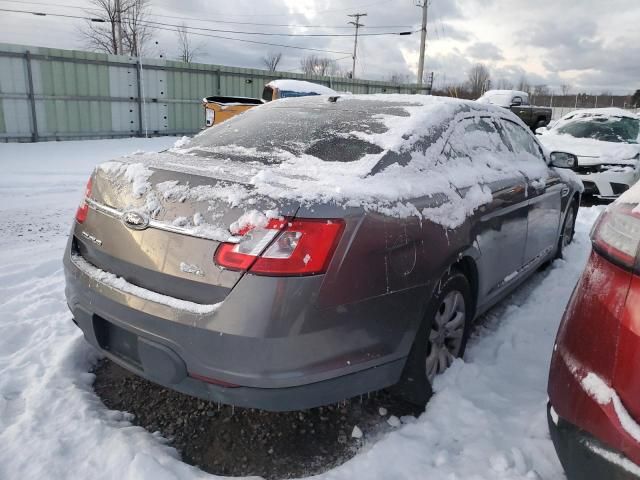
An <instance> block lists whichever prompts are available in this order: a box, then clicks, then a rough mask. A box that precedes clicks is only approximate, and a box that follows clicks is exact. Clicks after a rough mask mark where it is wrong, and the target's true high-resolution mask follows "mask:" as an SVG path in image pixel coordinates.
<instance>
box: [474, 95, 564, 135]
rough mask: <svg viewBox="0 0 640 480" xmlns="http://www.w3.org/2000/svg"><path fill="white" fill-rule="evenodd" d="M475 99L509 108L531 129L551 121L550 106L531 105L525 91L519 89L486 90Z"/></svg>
mask: <svg viewBox="0 0 640 480" xmlns="http://www.w3.org/2000/svg"><path fill="white" fill-rule="evenodd" d="M476 101H478V102H480V103H489V104H491V105H497V106H499V107H502V108H506V109H509V110H511V111H512V112H513V113H515V114H516V115H517V116H518V117H520V120H522V121H523V122H524V123H526V124H527V125H528V126H529V128H531V130H535V129H536V128H540V127H544V126H546V125H547V124H548V123H549V122H550V121H551V114H552V111H551V108H549V107H536V106H533V105H531V104H530V103H529V94H528V93H527V92H521V91H519V90H488V91H486V92H485V93H484V94H483V95H482V96H481V97H480V98H478V100H476Z"/></svg>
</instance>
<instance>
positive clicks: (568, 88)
mask: <svg viewBox="0 0 640 480" xmlns="http://www.w3.org/2000/svg"><path fill="white" fill-rule="evenodd" d="M560 91H561V92H562V96H563V97H566V96H567V95H569V92H570V91H571V85H569V84H568V83H563V84H562V85H560Z"/></svg>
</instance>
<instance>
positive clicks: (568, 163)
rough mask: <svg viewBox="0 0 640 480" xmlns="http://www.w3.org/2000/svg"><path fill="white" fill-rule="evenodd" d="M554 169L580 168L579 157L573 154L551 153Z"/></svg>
mask: <svg viewBox="0 0 640 480" xmlns="http://www.w3.org/2000/svg"><path fill="white" fill-rule="evenodd" d="M550 157H551V163H550V165H551V166H552V167H556V168H575V167H577V166H578V157H576V156H575V155H574V154H573V153H567V152H551V155H550Z"/></svg>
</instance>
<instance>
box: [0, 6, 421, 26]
mask: <svg viewBox="0 0 640 480" xmlns="http://www.w3.org/2000/svg"><path fill="white" fill-rule="evenodd" d="M0 2H4V3H18V4H28V5H43V6H48V7H62V8H72V9H77V10H82V11H84V12H87V11H95V12H100V10H98V9H96V8H95V7H91V6H89V7H82V6H79V5H68V4H62V3H50V2H49V3H47V2H36V1H27V0H0ZM382 3H384V2H382ZM147 15H148V16H150V17H162V18H172V19H177V20H192V21H196V22H205V23H220V24H229V25H253V26H262V27H288V28H333V29H347V28H351V27H347V26H344V25H305V24H287V23H261V22H239V21H232V20H219V19H210V18H201V17H181V16H176V15H162V14H159V13H148V14H147ZM232 16H233V15H232ZM251 16H253V15H251ZM365 28H367V29H379V28H414V25H367V26H366V27H365Z"/></svg>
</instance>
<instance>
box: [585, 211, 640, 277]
mask: <svg viewBox="0 0 640 480" xmlns="http://www.w3.org/2000/svg"><path fill="white" fill-rule="evenodd" d="M635 209H637V207H636V206H634V205H629V204H624V203H621V204H614V205H612V206H611V207H610V208H609V209H607V210H606V211H605V212H604V213H603V214H602V217H600V219H599V220H598V222H597V224H596V225H595V227H594V229H593V234H592V236H591V240H592V241H593V246H594V249H595V250H596V251H597V252H598V253H599V254H600V255H602V256H604V257H605V258H607V259H609V260H611V261H612V262H613V263H615V264H617V265H619V266H621V267H624V268H627V269H637V266H636V256H637V254H638V246H640V213H638V212H636V211H635Z"/></svg>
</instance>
